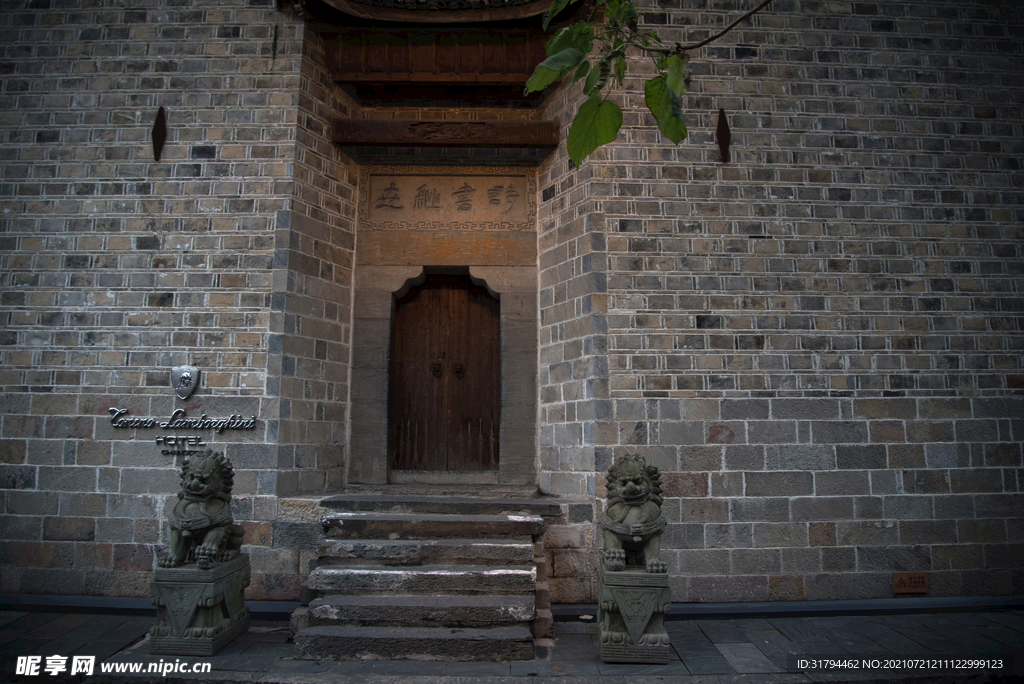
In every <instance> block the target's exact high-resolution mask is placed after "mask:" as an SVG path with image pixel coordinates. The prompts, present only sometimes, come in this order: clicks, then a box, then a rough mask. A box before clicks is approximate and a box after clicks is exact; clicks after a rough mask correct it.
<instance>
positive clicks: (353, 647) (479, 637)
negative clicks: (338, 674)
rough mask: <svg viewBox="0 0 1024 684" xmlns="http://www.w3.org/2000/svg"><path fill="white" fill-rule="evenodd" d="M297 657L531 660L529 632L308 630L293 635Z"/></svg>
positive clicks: (515, 629) (338, 627)
mask: <svg viewBox="0 0 1024 684" xmlns="http://www.w3.org/2000/svg"><path fill="white" fill-rule="evenodd" d="M295 657H296V658H303V659H309V660H325V659H334V660H361V659H366V658H372V659H381V660H402V659H408V660H497V661H509V660H532V659H533V634H532V633H531V632H530V628H529V627H524V626H515V627H492V628H490V629H473V628H448V627H391V626H387V627H372V626H365V625H330V626H318V627H308V628H306V629H304V630H302V631H300V632H299V633H298V634H296V635H295Z"/></svg>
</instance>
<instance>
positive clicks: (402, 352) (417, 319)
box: [389, 275, 501, 471]
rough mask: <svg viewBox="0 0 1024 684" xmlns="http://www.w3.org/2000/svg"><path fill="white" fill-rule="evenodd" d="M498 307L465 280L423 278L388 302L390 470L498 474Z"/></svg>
mask: <svg viewBox="0 0 1024 684" xmlns="http://www.w3.org/2000/svg"><path fill="white" fill-rule="evenodd" d="M499 313H500V307H499V303H498V300H497V299H495V298H494V297H493V296H491V294H490V293H489V292H488V291H487V289H486V288H484V287H480V286H478V285H476V284H474V283H473V282H472V281H471V280H470V278H469V276H457V275H430V276H428V277H427V279H426V281H425V282H424V283H423V284H422V285H420V286H418V287H414V288H412V289H411V290H410V291H409V292H408V293H407V294H406V295H405V296H403V297H401V298H400V299H399V300H398V301H397V302H396V304H395V315H394V318H393V323H392V330H391V358H390V370H391V375H390V377H391V383H390V393H389V394H390V400H389V449H390V453H391V457H390V458H391V462H390V467H391V469H392V470H400V471H481V470H497V469H498V427H499V416H500V403H501V399H500V398H501V358H500V354H501V352H500V318H499Z"/></svg>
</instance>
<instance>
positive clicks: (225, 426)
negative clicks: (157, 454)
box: [108, 366, 256, 456]
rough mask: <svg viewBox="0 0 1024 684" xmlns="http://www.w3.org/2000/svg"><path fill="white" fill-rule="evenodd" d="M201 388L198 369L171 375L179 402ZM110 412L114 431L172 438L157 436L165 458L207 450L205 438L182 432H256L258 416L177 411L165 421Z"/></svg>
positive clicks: (184, 368) (121, 410)
mask: <svg viewBox="0 0 1024 684" xmlns="http://www.w3.org/2000/svg"><path fill="white" fill-rule="evenodd" d="M198 384H199V369H198V368H196V367H195V366H178V367H176V368H174V369H173V370H172V371H171V388H172V389H174V393H175V394H176V395H177V396H178V398H179V399H186V398H188V396H189V395H191V394H192V392H193V391H194V390H195V388H196V387H197V386H198ZM108 411H109V412H110V425H111V427H113V428H114V429H115V430H123V429H140V428H141V429H159V430H164V431H167V432H169V433H171V434H167V433H166V432H165V433H164V434H160V435H157V436H156V437H155V440H154V441H155V442H156V443H157V444H158V445H160V446H163V447H173V448H171V449H166V448H165V449H163V451H162V452H161V453H162V454H164V455H165V456H188V455H190V454H192V453H194V451H191V450H189V447H202V446H206V439H205V436H204V435H202V434H198V435H197V434H179V432H180V431H207V432H214V433H216V434H221V433H223V432H224V431H225V430H255V429H256V416H250V417H248V418H245V417H243V416H242V415H241V414H233V415H231V416H228V417H226V418H211V417H210V416H208V415H206V414H205V413H203V414H200V415H199V416H198V417H196V416H190V415H188V412H187V411H186V410H185V409H183V408H179V409H175V410H174V411H173V412H172V413H171V415H170V416H169V417H168V418H166V419H161V418H156V417H153V416H133V415H131V412H130V411H129V410H128V409H126V408H120V407H118V406H112V407H110V408H109V409H108Z"/></svg>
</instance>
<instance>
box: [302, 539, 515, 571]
mask: <svg viewBox="0 0 1024 684" xmlns="http://www.w3.org/2000/svg"><path fill="white" fill-rule="evenodd" d="M320 553H321V559H320V566H321V567H323V566H325V565H345V566H349V567H352V566H359V565H391V566H406V565H522V564H529V563H530V562H531V561H532V560H533V558H534V548H533V544H532V543H531V542H529V541H515V540H508V539H432V540H420V539H393V540H392V539H353V540H343V541H333V542H331V543H327V544H325V545H324V546H322V547H321V550H320Z"/></svg>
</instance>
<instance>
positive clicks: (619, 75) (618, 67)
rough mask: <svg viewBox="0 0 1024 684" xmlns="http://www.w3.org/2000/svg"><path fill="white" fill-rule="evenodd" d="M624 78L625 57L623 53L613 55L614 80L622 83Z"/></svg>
mask: <svg viewBox="0 0 1024 684" xmlns="http://www.w3.org/2000/svg"><path fill="white" fill-rule="evenodd" d="M624 78H626V58H625V56H624V55H615V80H616V81H618V82H619V85H622V80H623V79H624Z"/></svg>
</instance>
